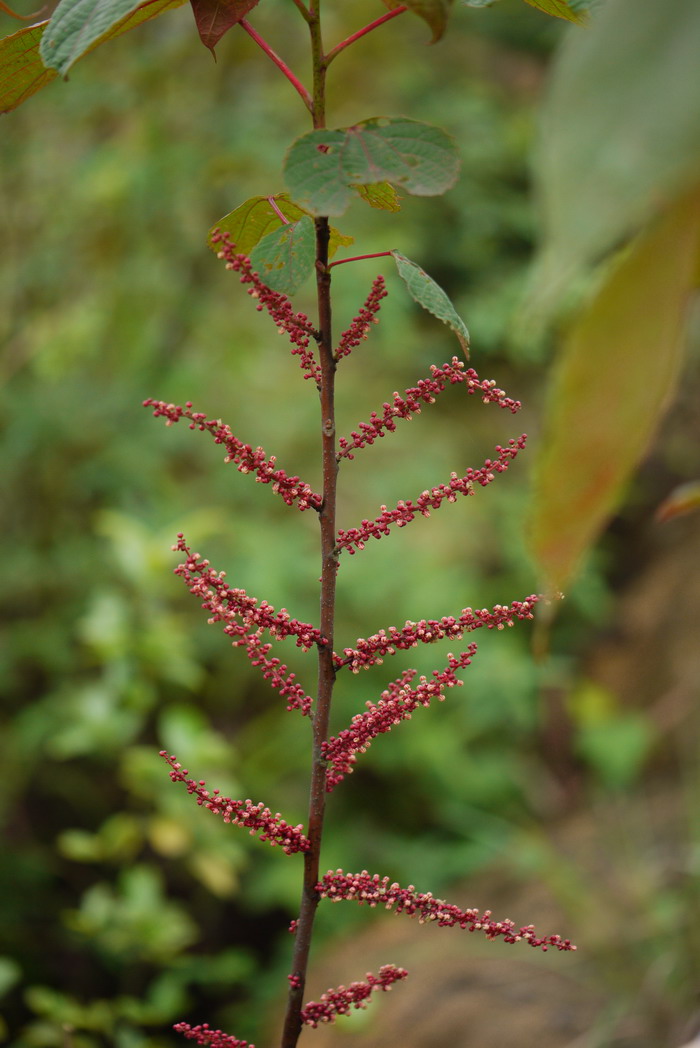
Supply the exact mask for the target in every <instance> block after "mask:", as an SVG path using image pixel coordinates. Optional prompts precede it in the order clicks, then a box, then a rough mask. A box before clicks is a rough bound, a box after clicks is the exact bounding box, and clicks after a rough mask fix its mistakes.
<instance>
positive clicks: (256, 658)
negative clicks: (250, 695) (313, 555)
mask: <svg viewBox="0 0 700 1048" xmlns="http://www.w3.org/2000/svg"><path fill="white" fill-rule="evenodd" d="M173 549H174V550H176V551H178V552H180V553H185V554H186V557H187V559H186V560H185V562H184V563H183V564H179V565H178V566H177V567H176V568H175V574H176V575H180V576H181V577H182V578H183V579H184V580H185V584H186V586H187V588H188V589H189V591H190V593H192V595H193V596H195V597H198V598H199V599H200V600H201V601H202V607H203V608H204V610H205V611H208V612H210V614H211V618H210V619H209V623H210V624H213V623H215V622H223V623H225V626H224V633H225V634H226V635H227V636H229V637H233V638H234V640H233V644H234V646H235V647H239V648H244V649H245V652H246V654H247V656H248V658H249V659H250V661H251V663H252V664H253V666H256V667H257V668H259V669H262V674H263V677H264V678H265V679H266V680H269V681H270V684H271V686H272V687H273V688H275V689H276V690H277V691H279V693H280V694H281V695H282V696H283V697H284V698H286V699H287V709H288V710H294V709H297V710H301V712H302V713H303V714H304V715H305V716H307V715H308V714H309V713H310V711H311V706H312V703H313V699H311V697H310V696H309V695H307V694H306V693H305V691H304V689H303V688H302V686H301V684H298V683H297V681H296V674H294V673H288V672H287V666H286V665H285V664H284V663H283V662H281V660H280V659H276V658H273V659H270V658H268V655H269V653H270V651H271V649H272V645H271V644H265V643H263V642H262V641H261V636H262V633H263V631H264V630H267V631H268V633H270V635H271V636H272V637H274V638H275V639H276V640H282V639H284V638H285V637H294V638H295V639H296V645H297V647H298V648H301V649H302V650H303V651H308V650H309V648H311V647H312V646H313V645H314V644H322V643H323V642H324V641H323V636H322V634H321V633H320V631H319V630H317V629H316V628H315V627H314V626H310V625H309V624H308V623H307V622H299V620H298V619H293V618H291V616H290V614H289V612H288V611H287V610H286V608H282V610H281V611H279V612H276V611H275V609H274V608H273V607H272V605H271V604H268V602H267V601H266V600H263V601H261V602H260V603H258V601H257V600H256V599H255V597H251V596H249V595H248V594H247V593H246V591H245V590H244V589H232V588H231V587H230V586H228V585H227V584H226V582H225V581H224V579H225V577H226V572H224V571H218V572H217V571H215V570H214V569H213V568H210V566H209V561H208V560H203V559H202V558H201V556H200V554H199V553H192V551H191V550H190V548H189V546H188V545H187V544H186V542H185V539H184V536H183V535H182V533H180V534H179V535H178V537H177V544H176V545H175V546H173Z"/></svg>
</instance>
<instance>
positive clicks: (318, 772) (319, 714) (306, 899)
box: [281, 0, 338, 1048]
mask: <svg viewBox="0 0 700 1048" xmlns="http://www.w3.org/2000/svg"><path fill="white" fill-rule="evenodd" d="M319 7H320V0H311V4H310V12H309V13H310V19H309V30H310V34H311V48H312V57H313V70H314V96H313V99H314V100H313V109H312V115H313V122H314V128H319V127H325V76H326V67H325V62H324V60H323V44H322V40H321V25H320V10H319ZM315 225H316V297H317V303H318V330H319V339H318V347H319V361H320V367H321V388H320V399H321V404H320V407H321V449H322V450H321V455H322V464H323V503H322V506H321V510H320V512H319V523H320V529H321V596H320V623H319V626H320V630H321V633H322V634H323V636H324V638H325V640H326V643H325V644H322V645H319V646H318V689H317V693H316V707H315V711H314V716H313V750H312V766H311V787H310V796H309V820H308V827H307V831H306V832H307V837H308V839H309V841H310V845H311V846H310V848H309V850H308V852H305V853H304V881H303V886H302V893H301V904H300V907H299V916H298V918H297V924H296V934H295V942H294V954H293V958H292V972H291V974H292V980H293V981H292V985H291V987H290V990H289V998H288V1001H287V1012H286V1015H285V1019H284V1027H283V1030H282V1040H281V1048H295V1046H296V1044H297V1041H298V1039H299V1034H300V1033H301V1026H302V1023H301V1009H302V1004H303V1000H304V989H305V985H306V972H307V968H308V963H309V954H310V950H311V937H312V932H313V924H314V918H315V916H316V910H317V908H318V903H319V896H318V892H317V890H316V885H317V884H318V880H319V864H320V859H321V840H322V835H323V819H324V815H325V809H326V762H325V760H324V758H323V750H322V744H323V743H324V742H325V741H326V740H327V739H328V725H329V719H330V711H331V700H332V697H333V686H334V683H335V668H334V666H333V634H334V630H335V595H336V577H337V574H338V551H337V548H336V523H335V515H336V491H337V479H338V460H337V457H336V438H335V370H336V363H335V360H334V358H333V338H332V329H331V274H330V268H329V266H328V241H329V239H330V228H329V224H328V219H327V218H323V217H322V218H317V219H316V220H315Z"/></svg>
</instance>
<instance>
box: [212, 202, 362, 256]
mask: <svg viewBox="0 0 700 1048" xmlns="http://www.w3.org/2000/svg"><path fill="white" fill-rule="evenodd" d="M273 202H274V204H275V206H276V207H277V211H281V212H282V214H283V215H284V218H286V219H287V221H288V222H297V221H298V220H299V219H300V218H301V217H302V215H308V213H309V212H308V211H305V210H304V208H303V207H299V205H298V204H295V203H294V201H293V200H291V199H290V197H289V194H288V193H276V194H275V195H274V196H256V197H250V198H249V199H248V200H246V201H245V202H244V203H243V204H240V205H239V206H238V207H237V208H236V209H235V210H234V211H231V212H229V214H228V215H224V217H223V218H220V219H219V221H218V222H217V223H216V224H215V225H214V226H212V228H211V229H210V230H209V236H208V238H207V243H208V245H209V247H210V248H211V249H212V251H214V252H218V251H219V245H218V244H214V243H212V239H211V238H212V236H213V235H214V233H216V232H217V230H218V231H219V232H221V233H228V234H229V236H230V238H231V243H232V244H235V245H236V251H239V252H240V253H241V254H242V255H250V253H251V251H252V250H253V248H254V247H255V245H256V244H258V243H259V242H260V241H261V240H262V238H263V237H264V236H267V234H268V233H271V232H273V230H275V229H279V227H280V226H282V225H284V222H283V220H282V219H281V218H280V216H279V214H278V213H277V211H276V210H275V208H274V207H273V206H272V205H273ZM330 234H331V235H330V240H329V243H328V255H329V257H330V258H332V257H333V255H334V254H335V253H336V251H337V250H338V248H339V247H349V246H350V244H354V243H355V238H354V237H351V236H348V235H347V234H346V233H341V232H340V231H339V230H338V229H336V228H335V227H334V226H331V227H330Z"/></svg>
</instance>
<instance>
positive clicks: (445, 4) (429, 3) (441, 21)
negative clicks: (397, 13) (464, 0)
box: [384, 0, 454, 44]
mask: <svg viewBox="0 0 700 1048" xmlns="http://www.w3.org/2000/svg"><path fill="white" fill-rule="evenodd" d="M384 3H385V4H386V6H387V7H388V8H390V9H392V10H393V8H395V7H400V6H401V5H402V4H405V5H406V7H408V8H409V9H410V10H411V11H414V12H415V13H416V14H417V15H418V16H419V18H422V19H423V21H424V22H427V23H428V25H429V26H430V28H431V29H432V31H433V39H432V40H431V41H430V42H431V43H432V44H434V43H436V42H437V41H438V40H439V39H440V37H441V36H442V35H443V33H444V32H445V29H446V27H447V21H448V18H449V16H450V8H451V7H452V4H453V3H454V0H384Z"/></svg>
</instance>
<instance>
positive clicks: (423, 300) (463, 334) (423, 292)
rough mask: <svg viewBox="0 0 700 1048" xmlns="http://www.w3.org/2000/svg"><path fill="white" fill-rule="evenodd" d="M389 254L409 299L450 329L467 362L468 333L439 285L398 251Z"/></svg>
mask: <svg viewBox="0 0 700 1048" xmlns="http://www.w3.org/2000/svg"><path fill="white" fill-rule="evenodd" d="M391 254H392V257H393V259H394V262H396V268H397V270H398V272H399V276H400V277H401V279H402V280H403V282H404V284H405V285H406V287H407V288H408V291H409V294H410V295H411V297H412V298H413V299H414V301H415V302H417V303H418V305H419V306H422V307H423V309H427V311H428V313H432V314H433V316H434V317H437V318H438V320H441V321H442V322H443V324H447V326H448V327H449V328H452V330H453V331H454V333H455V334H456V336H457V338H458V339H459V343H460V345H461V347H462V349H463V350H464V355H465V357H466V358H467V360H468V359H469V331H468V330H467V325H466V324H465V323H464V321H463V320H462V318H461V317H460V315H459V313H458V312H457V311H456V309H455V307H454V306H453V305H452V303H451V302H450V300H449V298H448V297H447V295H446V294H445V292H444V291H443V290H442V288H441V287H440V285H439V284H436V283H435V281H434V280H433V278H432V277H429V276H428V274H427V273H426V272H425V270H423V269H421V267H420V266H419V265H417V263H415V262H411V260H410V258H406V256H405V255H402V254H400V253H399V252H398V251H392V252H391Z"/></svg>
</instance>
